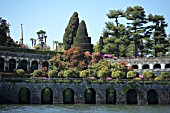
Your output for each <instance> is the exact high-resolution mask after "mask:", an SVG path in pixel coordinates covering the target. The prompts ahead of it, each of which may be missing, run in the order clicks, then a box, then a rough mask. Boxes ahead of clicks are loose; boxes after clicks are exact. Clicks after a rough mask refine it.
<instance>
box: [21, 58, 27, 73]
mask: <svg viewBox="0 0 170 113" xmlns="http://www.w3.org/2000/svg"><path fill="white" fill-rule="evenodd" d="M19 68H20V69H23V70H24V71H25V72H26V71H27V61H26V60H21V62H20V67H19Z"/></svg>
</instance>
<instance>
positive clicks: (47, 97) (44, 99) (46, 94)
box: [41, 87, 53, 104]
mask: <svg viewBox="0 0 170 113" xmlns="http://www.w3.org/2000/svg"><path fill="white" fill-rule="evenodd" d="M41 104H53V91H52V90H51V88H49V87H46V88H44V89H43V90H42V91H41Z"/></svg>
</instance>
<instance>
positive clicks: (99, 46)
mask: <svg viewBox="0 0 170 113" xmlns="http://www.w3.org/2000/svg"><path fill="white" fill-rule="evenodd" d="M103 46H104V42H103V37H102V36H100V38H99V44H98V51H96V52H100V53H102V49H103Z"/></svg>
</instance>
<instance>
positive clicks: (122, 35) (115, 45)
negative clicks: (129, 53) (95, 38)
mask: <svg viewBox="0 0 170 113" xmlns="http://www.w3.org/2000/svg"><path fill="white" fill-rule="evenodd" d="M107 16H108V18H109V19H115V24H116V25H115V24H114V22H110V21H109V22H107V23H105V24H106V26H105V28H104V31H103V38H104V48H103V50H102V52H103V53H108V54H115V55H116V56H117V57H120V53H121V56H126V55H125V53H124V52H125V49H126V48H127V47H126V45H127V44H128V43H129V42H128V34H127V32H126V31H127V30H126V27H125V26H124V25H123V24H120V23H119V21H118V18H120V17H124V12H123V11H122V10H110V12H109V13H108V14H107ZM100 40H101V41H102V37H101V39H100ZM101 43H102V42H101ZM100 47H102V44H101V46H100ZM120 49H121V50H120Z"/></svg>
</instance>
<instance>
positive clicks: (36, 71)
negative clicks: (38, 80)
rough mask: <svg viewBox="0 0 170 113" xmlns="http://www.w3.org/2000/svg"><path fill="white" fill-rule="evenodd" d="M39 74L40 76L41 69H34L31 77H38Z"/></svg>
mask: <svg viewBox="0 0 170 113" xmlns="http://www.w3.org/2000/svg"><path fill="white" fill-rule="evenodd" d="M40 76H42V71H41V70H34V72H33V77H40Z"/></svg>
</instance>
